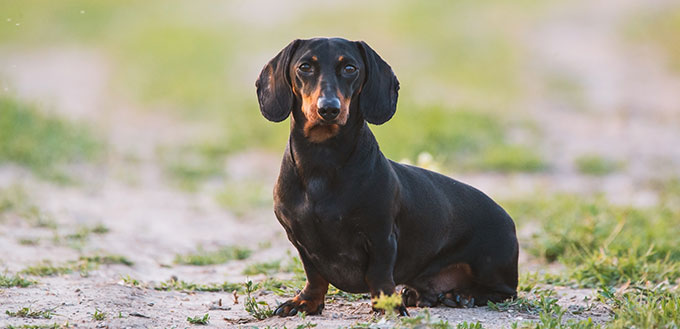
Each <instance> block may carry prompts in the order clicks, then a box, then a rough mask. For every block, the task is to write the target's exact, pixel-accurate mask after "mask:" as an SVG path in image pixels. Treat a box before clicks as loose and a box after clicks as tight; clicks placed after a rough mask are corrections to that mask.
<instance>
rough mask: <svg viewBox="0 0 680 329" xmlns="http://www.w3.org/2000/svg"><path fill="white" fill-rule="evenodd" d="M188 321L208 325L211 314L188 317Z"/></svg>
mask: <svg viewBox="0 0 680 329" xmlns="http://www.w3.org/2000/svg"><path fill="white" fill-rule="evenodd" d="M187 322H189V323H191V324H198V325H207V324H208V322H210V314H208V313H206V314H204V315H203V316H200V315H197V316H194V317H193V318H192V317H187Z"/></svg>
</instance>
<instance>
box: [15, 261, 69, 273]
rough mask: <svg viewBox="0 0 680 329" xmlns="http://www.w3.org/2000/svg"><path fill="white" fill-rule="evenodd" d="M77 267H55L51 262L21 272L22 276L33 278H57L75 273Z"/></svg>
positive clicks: (29, 267)
mask: <svg viewBox="0 0 680 329" xmlns="http://www.w3.org/2000/svg"><path fill="white" fill-rule="evenodd" d="M75 267H76V266H75V265H53V264H52V263H51V262H50V261H43V262H42V263H40V264H37V265H32V266H28V267H26V268H25V269H23V270H22V271H21V273H22V274H26V275H33V276H57V275H63V274H70V273H73V271H74V270H75Z"/></svg>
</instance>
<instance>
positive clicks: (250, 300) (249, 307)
mask: <svg viewBox="0 0 680 329" xmlns="http://www.w3.org/2000/svg"><path fill="white" fill-rule="evenodd" d="M243 286H244V287H245V291H246V301H245V309H246V312H248V314H250V315H252V316H253V317H254V318H256V319H258V320H264V319H266V318H269V317H271V316H273V315H274V310H272V309H271V307H269V304H267V302H265V301H257V300H256V299H255V297H253V295H252V294H253V293H254V292H255V290H257V285H254V284H253V282H252V281H248V282H246V283H244V285H243Z"/></svg>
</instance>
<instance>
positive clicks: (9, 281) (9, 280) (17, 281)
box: [0, 274, 37, 288]
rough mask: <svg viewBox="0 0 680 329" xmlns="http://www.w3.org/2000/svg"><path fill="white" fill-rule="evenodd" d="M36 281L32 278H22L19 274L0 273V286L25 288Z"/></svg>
mask: <svg viewBox="0 0 680 329" xmlns="http://www.w3.org/2000/svg"><path fill="white" fill-rule="evenodd" d="M36 283H37V282H36V281H34V280H29V279H24V278H23V277H22V276H20V275H16V274H15V275H7V274H0V288H12V287H19V288H26V287H28V286H30V285H34V284H36Z"/></svg>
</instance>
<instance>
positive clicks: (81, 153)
mask: <svg viewBox="0 0 680 329" xmlns="http://www.w3.org/2000/svg"><path fill="white" fill-rule="evenodd" d="M101 147H102V144H101V142H100V141H98V140H97V139H96V138H95V137H94V136H93V135H92V134H91V133H90V131H89V130H88V129H87V128H85V127H83V126H80V125H77V124H75V123H71V122H68V121H66V120H63V119H59V118H56V117H54V116H50V115H46V114H43V113H41V112H40V111H38V110H37V109H36V108H35V107H33V106H31V105H26V104H23V103H20V102H18V101H16V100H13V99H10V98H7V97H0V163H2V162H11V163H15V164H18V165H22V166H25V167H27V168H29V169H31V170H32V171H33V172H35V173H36V174H38V175H40V176H43V177H47V178H52V179H57V180H64V179H67V178H66V177H65V176H64V174H63V173H62V172H61V171H60V168H59V167H60V166H61V165H63V164H68V163H73V162H78V161H87V160H92V159H94V158H95V157H96V156H97V155H98V154H100V152H101V149H100V148H101Z"/></svg>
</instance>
